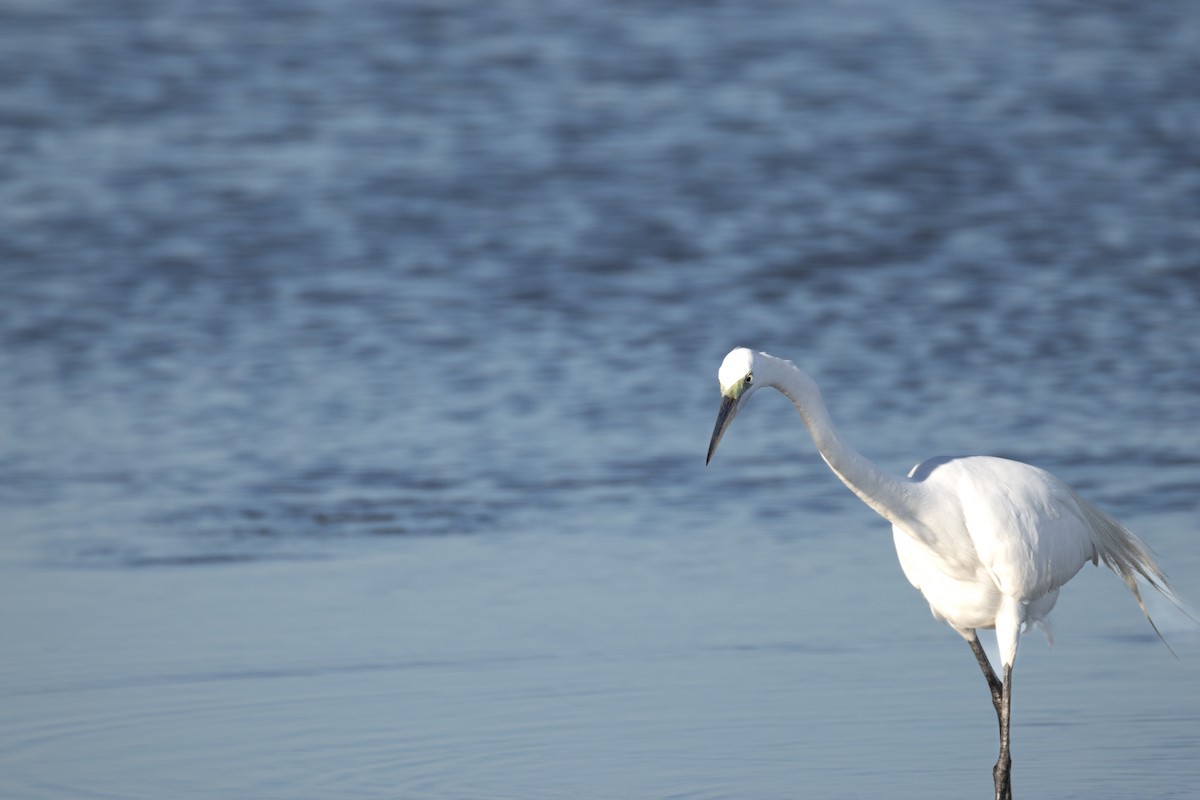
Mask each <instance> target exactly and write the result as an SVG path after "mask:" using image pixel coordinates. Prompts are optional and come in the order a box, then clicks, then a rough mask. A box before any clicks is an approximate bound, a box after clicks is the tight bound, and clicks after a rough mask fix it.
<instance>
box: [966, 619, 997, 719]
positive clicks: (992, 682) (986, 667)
mask: <svg viewBox="0 0 1200 800" xmlns="http://www.w3.org/2000/svg"><path fill="white" fill-rule="evenodd" d="M967 644H969V645H971V652H972V653H974V654H975V660H976V661H978V662H979V668H980V669H981V670H983V677H984V679H985V680H987V682H988V689H989V690H990V691H991V693H992V705H993V706H994V707H995V709H996V720H997V721H999V720H1000V706H1001V704H1002V702H1003V700H1004V686H1003V684H1001V683H1000V679H999V678H997V677H996V671H995V670H994V669H992V662H990V661H988V657H987V653H985V652H983V646H982V645H980V644H979V637H978V636H972V637H971V638H970V639H968V640H967ZM1002 724H1003V723H1002Z"/></svg>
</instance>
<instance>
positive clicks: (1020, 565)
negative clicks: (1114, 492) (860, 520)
mask: <svg viewBox="0 0 1200 800" xmlns="http://www.w3.org/2000/svg"><path fill="white" fill-rule="evenodd" d="M717 377H718V381H719V383H720V386H721V396H722V400H721V409H720V412H719V414H718V417H717V423H716V425H715V427H714V428H713V435H712V439H711V441H710V443H709V449H708V459H709V460H710V461H711V460H712V456H713V453H715V452H716V449H717V445H718V443H719V442H720V440H721V437H722V436H723V435H724V433H725V430H726V429H727V427H728V425H729V423H730V422H731V421H732V420H733V418H734V417H735V416H736V415H737V413H738V412H739V411H740V410H741V409H742V408H743V407H744V406H745V403H746V400H747V399H748V398H749V397H750V395H752V394H753V393H754V392H755V391H757V390H758V389H759V388H761V387H763V386H772V387H774V388H776V389H778V390H779V391H780V392H782V393H783V394H784V395H786V396H787V397H788V398H789V399H790V400H791V401H792V404H793V405H795V407H796V410H797V411H799V412H800V416H801V417H802V418H803V420H804V423H805V425H806V426H807V427H808V430H809V432H810V433H811V435H812V438H813V442H814V443H815V444H816V446H817V450H818V451H819V452H820V454H821V457H822V458H824V459H825V462H826V463H827V464H828V465H829V467H830V469H832V470H833V472H834V473H835V474H836V475H837V476H838V477H839V478H840V479H841V480H842V482H843V483H845V484H846V486H848V487H849V488H850V490H851V491H853V492H854V493H855V494H856V495H858V496H859V498H861V499H862V500H863V502H865V503H866V504H867V505H868V506H870V507H871V508H872V509H874V510H875V511H876V512H878V513H879V514H880V515H882V516H883V517H884V518H886V519H887V520H888V521H889V522H891V523H892V532H893V539H894V541H895V544H896V555H897V557H898V558H899V560H900V567H901V568H902V569H903V570H904V574H905V576H906V577H907V578H908V580H909V581H910V582H911V583H912V585H913V586H915V587H916V588H917V589H918V590H920V591H921V593H922V594H923V595H924V596H925V599H926V600H927V601H928V602H929V606H930V609H931V610H932V611H933V615H934V616H935V617H936V618H937V619H939V620H943V621H945V622H946V623H947V624H948V625H950V627H952V628H954V630H956V631H958V632H959V633H960V634H961V635H962V636H963V638H964V639H966V640H967V643H968V644H969V645H970V646H971V650H972V652H973V653H974V654H975V657H976V659H977V660H978V662H979V666H980V668H981V669H982V670H983V673H984V677H985V678H986V679H987V681H988V686H989V690H990V691H991V693H992V700H993V703H994V704H995V707H996V714H997V717H998V720H999V722H1000V757H999V759H998V760H997V762H996V767H995V769H994V770H993V775H994V779H995V785H996V798H997V800H1003V799H1004V798H1011V792H1012V790H1011V783H1010V780H1009V769H1010V766H1011V758H1010V756H1009V711H1010V706H1011V700H1010V698H1011V690H1012V666H1013V662H1014V661H1015V660H1016V655H1017V645H1018V642H1019V641H1020V636H1021V632H1022V630H1023V629H1025V628H1026V627H1028V626H1030V625H1038V626H1039V627H1041V628H1042V629H1043V630H1044V631H1045V633H1046V635H1047V637H1048V638H1049V637H1050V627H1049V622H1048V620H1047V615H1048V614H1049V613H1050V611H1051V609H1053V608H1054V603H1055V601H1056V600H1057V599H1058V591H1059V589H1060V588H1061V587H1062V586H1063V584H1065V583H1066V582H1067V581H1069V580H1070V579H1071V578H1073V577H1074V576H1075V575H1076V573H1078V572H1079V570H1080V569H1081V568H1082V567H1083V565H1084V564H1086V563H1087V562H1089V561H1090V562H1092V563H1093V564H1098V563H1100V562H1104V564H1105V565H1107V566H1108V567H1109V568H1111V569H1112V570H1113V571H1114V572H1116V573H1117V574H1118V575H1120V576H1121V578H1122V579H1123V580H1124V581H1125V583H1126V584H1127V585H1128V586H1129V588H1130V590H1131V591H1132V592H1133V594H1134V597H1135V598H1136V599H1137V602H1138V604H1139V605H1140V606H1141V607H1142V611H1143V612H1145V610H1146V607H1145V605H1144V604H1143V603H1142V598H1141V595H1140V593H1139V591H1138V585H1137V579H1138V578H1139V577H1140V578H1142V579H1143V580H1145V581H1146V582H1147V583H1149V584H1150V585H1151V586H1153V587H1154V588H1155V589H1157V590H1159V591H1160V592H1162V593H1163V594H1164V595H1166V596H1167V597H1168V598H1170V599H1171V600H1172V602H1175V600H1174V597H1173V595H1172V593H1171V591H1170V588H1169V586H1168V584H1167V580H1166V578H1165V577H1164V576H1163V574H1162V572H1161V571H1160V570H1159V568H1158V567H1157V565H1156V564H1155V563H1154V560H1153V558H1152V557H1151V555H1150V552H1149V549H1148V548H1147V547H1146V545H1145V544H1144V543H1143V542H1142V541H1141V540H1140V539H1138V537H1137V536H1135V535H1134V534H1133V533H1131V532H1130V531H1129V530H1128V529H1127V528H1125V527H1124V526H1123V525H1121V524H1120V523H1119V522H1117V521H1116V520H1115V519H1113V518H1112V517H1111V516H1109V515H1108V514H1106V513H1105V512H1103V511H1101V510H1100V509H1098V508H1096V507H1095V506H1093V505H1092V504H1090V503H1088V502H1087V501H1086V500H1084V499H1082V498H1081V497H1079V495H1077V494H1076V493H1075V492H1074V491H1072V490H1071V489H1070V488H1069V487H1068V486H1067V485H1066V484H1064V483H1063V482H1062V481H1060V480H1059V479H1058V478H1056V477H1054V476H1053V475H1051V474H1050V473H1049V472H1046V471H1045V470H1043V469H1039V468H1038V467H1034V466H1031V465H1029V464H1024V463H1021V462H1019V461H1011V460H1009V459H1004V458H995V457H991V456H966V457H959V458H949V457H938V458H932V459H929V460H927V461H924V462H922V463H920V464H918V465H917V466H915V467H913V469H912V471H911V472H910V473H909V474H908V476H906V477H903V478H902V477H898V476H893V475H889V474H887V473H885V472H883V471H881V470H880V469H879V468H878V467H876V466H875V465H874V464H873V463H871V462H870V461H868V460H867V459H866V458H864V457H862V456H861V455H859V454H858V453H857V452H855V451H854V450H853V449H851V448H850V447H848V446H847V445H845V444H844V443H843V442H842V441H841V440H840V439H839V438H838V435H837V432H836V431H835V430H834V428H833V424H832V422H831V421H830V418H829V413H828V411H827V410H826V408H825V403H824V402H823V400H822V399H821V393H820V391H819V390H818V389H817V385H816V384H815V383H814V382H813V380H812V379H811V378H810V377H809V376H808V375H806V374H805V373H804V372H803V371H801V370H800V369H799V368H798V367H797V366H796V365H795V364H793V363H792V362H790V361H784V360H782V359H779V358H775V357H774V356H770V355H767V354H766V353H755V352H752V351H750V350H747V349H746V348H741V347H739V348H737V349H735V350H733V351H731V352H730V353H729V355H727V356H726V357H725V360H724V361H723V362H722V364H721V368H720V370H719V371H718V373H717ZM1146 618H1147V619H1149V618H1150V617H1149V614H1147V616H1146ZM1150 624H1151V626H1153V625H1154V623H1153V621H1151V623H1150ZM979 628H995V630H996V640H997V644H998V646H999V651H1000V659H1001V663H1002V666H1003V673H1004V679H1003V682H1001V680H1000V679H999V678H997V677H996V674H995V672H994V671H993V670H992V667H991V664H990V663H988V660H987V656H986V655H984V652H983V649H982V648H981V647H980V645H979V639H978V636H977V634H976V630H977V629H979ZM1154 630H1155V632H1156V633H1157V632H1158V629H1157V627H1155V629H1154Z"/></svg>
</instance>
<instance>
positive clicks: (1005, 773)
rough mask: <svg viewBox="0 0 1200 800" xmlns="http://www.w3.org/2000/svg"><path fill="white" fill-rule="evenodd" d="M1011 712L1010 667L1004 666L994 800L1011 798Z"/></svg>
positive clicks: (1009, 799) (993, 773)
mask: <svg viewBox="0 0 1200 800" xmlns="http://www.w3.org/2000/svg"><path fill="white" fill-rule="evenodd" d="M1011 713H1012V667H1011V666H1008V667H1005V668H1004V697H1003V701H1002V702H1001V704H1000V758H998V759H997V760H996V768H995V769H994V770H992V777H993V778H994V779H995V781H996V800H1012V781H1011V772H1012V756H1011V755H1010V754H1009V752H1008V727H1009V726H1008V723H1009V719H1010V718H1011Z"/></svg>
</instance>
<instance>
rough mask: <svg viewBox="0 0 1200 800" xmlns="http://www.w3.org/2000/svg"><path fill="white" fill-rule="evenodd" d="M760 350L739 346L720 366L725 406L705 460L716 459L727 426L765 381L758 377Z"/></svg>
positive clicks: (722, 402) (721, 410) (721, 411)
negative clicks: (755, 376) (755, 374)
mask: <svg viewBox="0 0 1200 800" xmlns="http://www.w3.org/2000/svg"><path fill="white" fill-rule="evenodd" d="M755 356H756V354H755V353H754V352H753V351H751V350H747V349H746V348H745V347H736V348H734V349H733V350H730V351H729V355H727V356H725V360H724V361H722V362H721V368H720V369H719V370H717V381H718V382H719V383H720V384H721V408H720V410H718V411H717V424H716V425H715V426H714V427H713V433H712V439H711V440H710V441H709V443H708V458H706V459H705V461H704V463H705V464H707V463H708V462H710V461H712V457H713V453H715V452H717V445H718V444H720V442H721V437H722V436H724V435H725V429H726V428H728V427H729V423H731V422H733V418H734V417H736V416H737V413H738V411H740V410H741V409H742V407H743V406H744V405H745V404H746V401H747V400H749V399H750V395H752V394H754V391H755V390H756V389H758V387H759V386H761V385H762V381H758V382H756V381H755V378H754V362H755Z"/></svg>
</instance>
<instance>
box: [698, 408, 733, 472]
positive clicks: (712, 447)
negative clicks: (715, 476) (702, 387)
mask: <svg viewBox="0 0 1200 800" xmlns="http://www.w3.org/2000/svg"><path fill="white" fill-rule="evenodd" d="M736 408H737V401H736V400H734V399H733V398H732V397H729V396H722V397H721V408H720V409H718V410H717V424H716V425H714V426H713V432H712V439H710V440H709V442H708V457H707V458H705V459H704V464H705V465H706V466H707V465H708V463H709V462H711V461H712V457H713V453H715V452H717V445H718V444H720V443H721V437H722V436H724V435H725V429H726V428H728V427H729V423H730V422H732V421H733V417H734V414H735V413H736V412H735V411H734V409H736Z"/></svg>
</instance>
